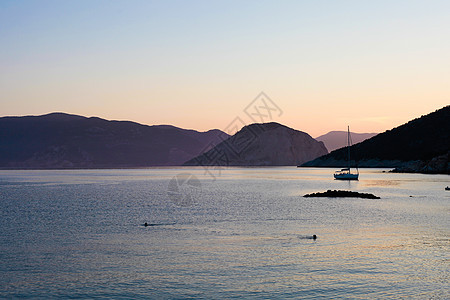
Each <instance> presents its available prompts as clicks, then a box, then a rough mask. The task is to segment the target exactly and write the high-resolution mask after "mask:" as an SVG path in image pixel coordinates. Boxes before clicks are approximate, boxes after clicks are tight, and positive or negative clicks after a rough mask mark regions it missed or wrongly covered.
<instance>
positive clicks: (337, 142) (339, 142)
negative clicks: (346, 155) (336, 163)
mask: <svg viewBox="0 0 450 300" xmlns="http://www.w3.org/2000/svg"><path fill="white" fill-rule="evenodd" d="M350 134H351V137H352V142H353V144H357V143H361V142H362V141H365V140H367V139H370V138H371V137H374V136H376V135H377V134H378V133H354V132H351V133H350ZM316 141H319V142H323V143H324V144H325V147H327V150H328V151H329V152H331V151H334V150H336V149H339V148H342V147H345V146H347V131H330V132H328V133H326V134H324V135H321V136H319V137H316Z"/></svg>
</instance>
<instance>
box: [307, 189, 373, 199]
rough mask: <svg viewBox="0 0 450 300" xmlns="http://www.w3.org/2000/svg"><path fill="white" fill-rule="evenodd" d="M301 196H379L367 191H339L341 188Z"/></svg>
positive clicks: (365, 197)
mask: <svg viewBox="0 0 450 300" xmlns="http://www.w3.org/2000/svg"><path fill="white" fill-rule="evenodd" d="M303 197H330V198H346V197H350V198H364V199H380V197H377V196H375V195H373V194H368V193H358V192H352V191H341V190H334V191H332V190H328V191H326V192H323V193H312V194H306V195H305V196H303Z"/></svg>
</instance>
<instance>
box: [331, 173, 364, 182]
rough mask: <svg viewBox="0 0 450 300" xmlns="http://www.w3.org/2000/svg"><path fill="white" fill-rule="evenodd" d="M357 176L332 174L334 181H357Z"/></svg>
mask: <svg viewBox="0 0 450 300" xmlns="http://www.w3.org/2000/svg"><path fill="white" fill-rule="evenodd" d="M358 177H359V174H349V173H344V174H340V173H335V174H334V179H338V180H358Z"/></svg>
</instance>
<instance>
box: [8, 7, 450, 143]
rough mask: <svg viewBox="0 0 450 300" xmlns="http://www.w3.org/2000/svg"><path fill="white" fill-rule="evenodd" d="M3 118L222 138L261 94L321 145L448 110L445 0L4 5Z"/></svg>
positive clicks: (449, 38)
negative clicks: (84, 120)
mask: <svg viewBox="0 0 450 300" xmlns="http://www.w3.org/2000/svg"><path fill="white" fill-rule="evenodd" d="M0 46H1V47H0V109H1V110H0V116H8V115H39V114H45V113H49V112H55V111H59V112H67V113H72V114H80V115H84V116H98V117H101V118H105V119H115V120H132V121H136V122H139V123H143V124H149V125H153V124H172V125H175V126H178V127H182V128H191V129H196V130H201V131H204V130H208V129H212V128H218V129H224V128H226V127H227V126H228V125H229V124H230V123H231V122H232V121H233V120H234V119H235V118H236V117H239V118H241V119H242V120H243V121H244V123H250V122H251V120H250V119H249V118H248V116H247V115H246V114H245V112H244V109H245V108H246V107H247V105H249V104H250V103H251V102H252V101H253V100H254V99H255V97H256V96H258V94H260V92H262V91H263V92H265V94H267V96H269V97H270V98H271V99H272V100H273V102H274V103H275V104H276V105H277V106H278V107H279V108H280V109H281V110H282V114H281V116H278V114H276V115H274V116H273V119H272V120H273V121H277V122H280V123H282V124H285V125H287V126H290V127H293V128H295V129H298V130H302V131H305V132H308V133H309V134H311V135H312V136H314V137H315V136H318V135H320V134H324V133H326V132H328V131H331V130H346V128H347V125H350V128H351V130H352V131H355V132H381V131H384V130H387V129H391V128H392V127H395V126H398V125H400V124H402V123H404V122H406V121H408V120H410V119H412V118H415V117H420V116H421V115H423V114H427V113H429V112H432V111H434V110H436V109H439V108H441V107H443V106H445V105H448V104H450V2H449V1H260V0H259V1H250V0H244V1H243V0H241V1H206V0H205V1H170V0H169V1H166V0H164V1H163V0H161V1H95V0H89V1H78V0H77V1H7V0H2V1H0Z"/></svg>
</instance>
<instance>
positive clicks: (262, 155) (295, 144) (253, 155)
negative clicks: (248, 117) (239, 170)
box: [185, 123, 328, 166]
mask: <svg viewBox="0 0 450 300" xmlns="http://www.w3.org/2000/svg"><path fill="white" fill-rule="evenodd" d="M327 152H328V151H327V149H326V148H325V146H324V144H323V143H322V142H318V141H316V140H314V139H313V138H312V137H311V136H310V135H308V134H307V133H304V132H301V131H298V130H294V129H292V128H289V127H286V126H284V125H281V124H278V123H262V124H251V125H248V126H245V127H244V128H242V129H241V130H240V131H239V132H237V133H236V134H235V135H233V136H231V137H230V138H228V139H227V140H225V141H223V142H222V143H220V144H218V145H217V146H216V147H214V148H213V149H211V150H210V151H208V152H206V153H204V154H202V155H200V156H198V157H196V158H194V159H191V160H189V161H187V162H186V163H185V165H191V166H193V165H194V166H195V165H204V166H207V165H221V166H289V165H298V164H301V163H303V162H306V161H309V160H311V159H314V158H316V157H318V156H321V155H324V154H326V153H327Z"/></svg>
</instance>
